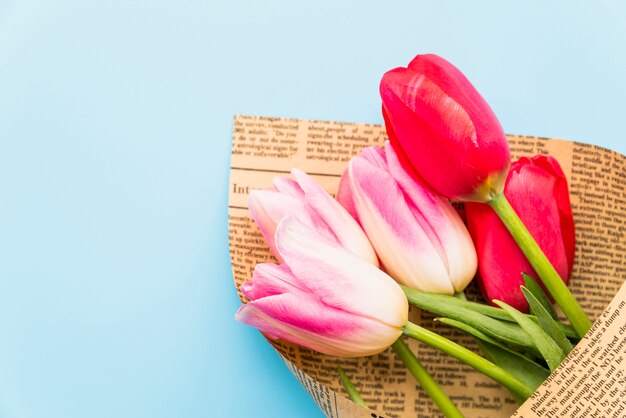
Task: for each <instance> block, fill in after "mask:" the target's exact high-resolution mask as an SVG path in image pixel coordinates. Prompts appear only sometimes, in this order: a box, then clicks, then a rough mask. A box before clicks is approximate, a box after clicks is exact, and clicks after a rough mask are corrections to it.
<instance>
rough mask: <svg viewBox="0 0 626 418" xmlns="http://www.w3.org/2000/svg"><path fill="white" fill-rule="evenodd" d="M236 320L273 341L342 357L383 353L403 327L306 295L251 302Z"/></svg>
mask: <svg viewBox="0 0 626 418" xmlns="http://www.w3.org/2000/svg"><path fill="white" fill-rule="evenodd" d="M236 319H237V320H238V321H240V322H243V323H245V324H248V325H251V326H254V327H256V328H258V329H259V330H261V331H262V332H264V333H266V334H269V335H270V336H271V337H273V338H281V339H283V340H286V341H290V342H293V343H296V344H299V345H302V346H305V347H308V348H310V349H313V350H316V351H319V352H321V353H325V354H328V355H333V356H341V357H358V356H368V355H372V354H376V353H379V352H381V351H383V350H385V349H386V348H387V347H389V346H390V345H391V344H393V343H394V342H395V340H396V339H397V338H399V337H400V335H401V334H402V331H401V327H400V328H398V327H391V326H389V325H387V324H384V323H381V322H380V321H377V320H374V319H370V318H367V317H362V316H359V315H355V314H352V313H349V312H346V311H343V310H341V309H335V308H332V307H330V306H328V305H326V304H324V303H323V302H322V301H320V300H319V299H317V298H315V297H311V295H306V294H282V295H277V296H271V297H266V298H263V299H259V300H255V301H252V302H248V303H247V304H245V305H243V306H242V307H241V308H239V311H238V312H237V315H236Z"/></svg>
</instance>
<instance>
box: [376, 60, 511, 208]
mask: <svg viewBox="0 0 626 418" xmlns="http://www.w3.org/2000/svg"><path fill="white" fill-rule="evenodd" d="M380 94H381V97H382V100H383V116H384V118H385V125H386V127H387V133H388V136H389V138H390V140H391V143H392V145H393V146H394V148H395V149H396V150H398V153H399V154H400V157H401V160H402V162H403V164H404V165H405V166H406V165H410V166H412V167H413V169H415V170H416V171H417V174H418V175H419V176H421V177H422V178H423V179H424V180H425V181H426V183H428V184H429V185H430V186H431V187H432V188H433V189H435V190H436V191H437V192H439V193H440V194H442V195H444V196H446V197H448V198H451V199H458V200H467V201H479V202H486V201H489V200H490V199H491V197H492V196H493V194H494V193H499V192H501V191H502V187H503V184H504V179H505V178H506V174H507V171H508V169H509V165H510V154H509V146H508V142H507V139H506V136H505V135H504V131H503V130H502V126H500V123H499V122H498V119H497V118H496V116H495V114H494V113H493V111H492V110H491V108H490V107H489V105H488V104H487V102H485V100H484V99H483V98H482V97H481V96H480V94H479V93H478V92H477V91H476V89H475V88H474V86H472V84H471V83H470V82H469V81H468V80H467V78H466V77H465V76H464V75H463V73H461V72H460V71H459V70H458V69H457V68H456V67H454V66H453V65H452V64H450V63H449V62H448V61H446V60H444V59H443V58H441V57H438V56H437V55H418V56H416V57H415V58H414V59H413V61H411V62H410V63H409V65H408V68H402V67H400V68H396V69H393V70H391V71H388V72H387V73H385V75H383V78H382V81H381V83H380ZM409 171H410V170H409Z"/></svg>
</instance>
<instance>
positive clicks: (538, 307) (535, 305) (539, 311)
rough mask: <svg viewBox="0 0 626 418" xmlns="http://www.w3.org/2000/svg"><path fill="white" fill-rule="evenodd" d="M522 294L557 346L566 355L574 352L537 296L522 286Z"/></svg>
mask: <svg viewBox="0 0 626 418" xmlns="http://www.w3.org/2000/svg"><path fill="white" fill-rule="evenodd" d="M521 289H522V293H524V296H525V297H526V300H527V301H528V304H529V305H530V309H532V310H533V312H534V313H535V315H536V316H537V320H538V321H539V325H540V326H541V328H543V330H544V331H545V332H546V333H547V334H548V335H549V336H550V337H552V339H553V340H554V342H556V343H557V345H558V346H559V347H560V348H561V350H563V352H564V353H565V355H567V354H569V352H570V351H572V348H573V347H572V344H571V343H570V342H569V340H568V339H567V337H566V336H565V334H563V333H562V332H561V330H560V329H559V327H558V326H557V324H556V322H555V321H554V319H553V318H552V316H550V313H548V312H547V311H546V309H545V307H544V306H543V304H542V303H541V302H540V301H539V300H537V298H536V297H535V295H534V294H533V293H532V292H531V291H530V290H529V289H527V288H526V287H524V286H522V287H521Z"/></svg>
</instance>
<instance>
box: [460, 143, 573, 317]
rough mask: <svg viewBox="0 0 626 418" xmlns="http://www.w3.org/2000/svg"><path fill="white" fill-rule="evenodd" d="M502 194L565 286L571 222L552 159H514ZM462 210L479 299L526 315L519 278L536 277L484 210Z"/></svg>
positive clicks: (499, 224) (564, 183) (473, 205)
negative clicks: (472, 248) (471, 242)
mask: <svg viewBox="0 0 626 418" xmlns="http://www.w3.org/2000/svg"><path fill="white" fill-rule="evenodd" d="M504 195H505V196H506V197H507V199H508V201H509V202H510V204H511V206H512V207H513V209H514V210H515V212H516V213H517V214H518V215H519V217H520V219H521V220H522V222H523V223H524V225H526V227H527V228H528V231H529V232H530V234H531V235H532V236H533V238H534V239H535V241H537V244H539V247H540V248H541V249H542V250H543V252H544V253H545V255H546V256H547V258H548V260H549V261H550V263H551V264H552V265H553V266H554V268H555V269H556V271H557V272H558V273H559V275H560V276H561V278H562V279H563V281H564V282H565V283H567V282H568V280H569V277H570V275H571V273H572V268H573V265H574V248H575V241H574V219H573V217H572V208H571V206H570V200H569V193H568V188H567V180H566V178H565V175H564V174H563V170H561V167H560V166H559V163H558V162H557V160H555V159H554V158H552V157H549V156H544V155H537V156H535V157H532V158H520V159H519V160H518V161H516V162H514V163H513V164H512V165H511V171H510V173H509V175H508V177H507V179H506V185H505V188H504ZM465 208H466V213H467V222H468V227H469V231H470V234H471V235H472V238H473V240H474V244H475V245H476V251H477V253H478V268H479V271H480V275H479V284H480V287H481V289H482V291H483V294H484V296H485V299H487V300H489V301H491V300H493V299H498V300H501V301H503V302H506V303H507V304H509V305H511V306H513V307H515V308H517V309H518V310H520V311H525V312H526V311H528V303H527V302H526V299H525V298H524V295H523V294H522V292H521V291H520V286H521V285H523V284H524V280H523V278H522V273H527V274H529V275H531V276H533V277H534V278H535V279H536V278H537V274H536V273H535V271H534V269H533V268H532V266H531V265H530V263H529V262H528V260H527V259H526V257H525V256H524V254H523V253H522V251H521V250H520V249H519V247H518V245H517V244H516V243H515V241H514V240H513V238H512V237H511V234H510V233H509V231H508V230H507V229H506V227H505V226H504V224H503V223H502V221H500V218H498V215H496V213H495V212H494V211H493V210H492V209H491V208H490V207H489V206H487V205H482V204H478V203H466V204H465Z"/></svg>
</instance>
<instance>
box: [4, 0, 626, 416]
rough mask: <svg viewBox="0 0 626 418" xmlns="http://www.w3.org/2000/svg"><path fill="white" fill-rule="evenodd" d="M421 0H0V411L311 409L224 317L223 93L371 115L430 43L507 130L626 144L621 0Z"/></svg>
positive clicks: (311, 113)
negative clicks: (383, 82)
mask: <svg viewBox="0 0 626 418" xmlns="http://www.w3.org/2000/svg"><path fill="white" fill-rule="evenodd" d="M307 3H308V4H307ZM388 3H389V4H388ZM435 3H444V2H417V1H408V2H397V3H395V4H394V5H391V2H372V3H371V4H367V3H366V4H364V2H354V3H347V2H346V3H343V2H336V1H312V2H293V1H274V0H271V1H224V2H221V3H216V2H211V1H192V0H189V1H173V0H172V1H163V0H158V1H157V0H152V1H147V0H125V1H103V2H96V1H71V0H62V1H33V0H19V1H18V0H0V333H1V336H0V417H3V418H26V417H28V418H33V417H37V418H38V417H42V418H43V417H46V418H57V417H59V418H61V417H63V418H74V417H76V418H79V417H80V418H83V417H150V418H157V417H209V416H210V417H217V416H219V417H232V418H244V417H246V418H247V417H254V418H263V417H270V416H271V417H288V418H291V417H296V418H297V417H321V413H320V412H319V411H318V410H317V408H316V407H315V405H314V404H313V402H312V401H311V400H310V399H309V398H308V396H307V395H306V393H305V392H304V391H303V390H302V389H301V388H300V387H299V385H298V384H297V382H296V380H295V379H294V378H293V377H291V375H290V374H289V372H288V371H287V369H286V368H285V367H284V366H282V363H281V362H280V360H279V359H278V357H277V356H276V355H275V354H274V353H273V351H272V350H271V349H270V348H269V346H268V344H266V343H265V342H264V340H263V339H262V337H261V336H260V335H259V334H258V333H257V332H256V331H255V330H253V329H250V328H247V327H245V326H243V325H239V324H237V323H235V322H234V321H233V314H234V312H235V310H236V309H237V307H238V306H239V301H238V299H237V296H236V294H235V291H234V287H233V285H232V277H231V273H230V266H229V261H228V249H227V225H226V197H227V175H228V159H229V152H230V136H231V128H232V126H231V124H232V118H233V115H234V114H235V113H243V114H258V115H274V116H290V117H304V118H315V119H333V120H344V121H355V122H373V123H380V122H381V120H382V119H381V116H380V113H379V109H380V104H379V98H378V93H377V88H378V81H379V79H380V76H381V75H382V73H383V72H384V71H385V70H387V69H390V68H392V67H395V66H399V65H404V64H406V63H407V62H408V61H409V60H410V58H411V57H412V56H413V55H414V54H416V53H419V52H436V53H438V54H440V55H443V56H444V57H447V58H448V59H450V60H451V61H453V62H454V63H456V64H457V65H458V66H459V67H460V68H461V69H462V70H463V71H464V72H466V74H467V75H468V76H469V77H470V79H471V80H473V82H474V83H475V85H476V86H477V87H478V89H479V90H480V91H481V92H482V93H483V94H484V96H485V97H486V98H487V100H488V101H489V102H490V103H491V104H492V106H493V108H494V110H495V112H496V114H497V115H498V116H499V117H500V119H501V121H502V124H503V126H504V127H505V130H506V131H507V132H512V133H523V134H530V135H543V136H552V137H561V138H568V139H576V140H581V141H586V142H591V143H594V144H599V145H603V146H606V147H609V148H612V149H615V150H618V151H620V152H622V153H625V152H626V142H625V141H624V133H623V129H624V127H623V123H624V118H625V116H624V97H626V77H625V75H626V46H625V43H624V40H625V39H626V9H625V7H624V6H623V4H624V3H623V2H614V3H608V2H572V1H559V2H540V1H534V2H516V3H513V2H506V4H501V3H505V2H484V3H477V2H461V1H458V2H445V4H435ZM470 3H471V5H470ZM620 4H621V5H620Z"/></svg>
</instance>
